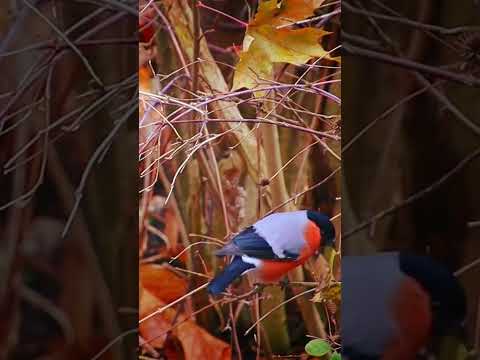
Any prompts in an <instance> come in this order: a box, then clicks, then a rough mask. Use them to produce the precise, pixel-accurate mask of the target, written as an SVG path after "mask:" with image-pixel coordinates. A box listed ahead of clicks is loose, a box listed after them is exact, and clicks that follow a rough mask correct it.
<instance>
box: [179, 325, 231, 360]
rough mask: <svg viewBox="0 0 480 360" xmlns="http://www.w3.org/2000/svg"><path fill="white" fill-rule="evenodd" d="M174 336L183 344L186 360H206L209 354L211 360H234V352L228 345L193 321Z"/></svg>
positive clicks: (180, 328)
mask: <svg viewBox="0 0 480 360" xmlns="http://www.w3.org/2000/svg"><path fill="white" fill-rule="evenodd" d="M174 334H175V335H176V337H177V338H178V339H179V340H180V342H181V343H182V348H183V352H184V354H185V360H197V359H205V358H207V354H208V359H209V360H230V359H231V358H232V350H231V348H230V346H229V345H228V344H227V343H225V342H224V341H221V340H219V339H217V338H215V337H213V336H212V335H210V334H209V333H208V332H207V331H206V330H204V329H202V328H201V327H199V326H198V325H197V324H195V323H194V322H193V321H187V322H184V323H183V324H181V325H179V326H178V328H177V329H176V330H175V331H174Z"/></svg>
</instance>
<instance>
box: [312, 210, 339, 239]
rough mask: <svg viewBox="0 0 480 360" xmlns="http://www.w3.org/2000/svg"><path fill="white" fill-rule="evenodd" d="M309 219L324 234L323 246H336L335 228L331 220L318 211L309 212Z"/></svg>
mask: <svg viewBox="0 0 480 360" xmlns="http://www.w3.org/2000/svg"><path fill="white" fill-rule="evenodd" d="M307 217H308V219H309V220H311V221H313V222H314V223H315V224H316V225H317V226H318V228H319V229H320V232H321V234H322V246H331V247H334V246H335V227H334V226H333V224H332V222H331V221H330V218H329V217H328V216H327V215H325V214H322V213H320V212H318V211H313V210H307Z"/></svg>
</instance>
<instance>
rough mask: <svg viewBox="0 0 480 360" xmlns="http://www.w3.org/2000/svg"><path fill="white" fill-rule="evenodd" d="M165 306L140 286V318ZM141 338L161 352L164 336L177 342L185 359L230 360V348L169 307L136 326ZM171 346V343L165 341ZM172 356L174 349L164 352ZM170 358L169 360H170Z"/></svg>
mask: <svg viewBox="0 0 480 360" xmlns="http://www.w3.org/2000/svg"><path fill="white" fill-rule="evenodd" d="M165 305H166V304H165V303H164V302H163V301H161V300H159V299H158V298H156V296H155V295H154V294H153V293H151V292H150V291H148V290H147V289H146V288H145V287H144V286H143V282H142V283H141V285H140V319H142V318H145V317H146V316H148V315H150V314H152V313H153V312H155V311H156V310H158V309H159V308H161V307H163V306H165ZM139 331H140V335H141V336H142V337H143V338H144V339H145V341H147V342H148V343H149V344H150V345H151V346H153V347H154V348H157V349H162V348H164V346H166V345H167V342H166V340H167V335H168V334H171V336H172V337H173V338H174V339H176V340H178V341H179V342H180V344H181V346H182V350H183V359H184V360H196V359H204V358H206V357H207V356H208V359H209V360H230V359H231V357H232V351H231V347H230V345H228V344H227V343H226V342H224V341H222V340H219V339H217V338H216V337H214V336H212V335H211V334H209V333H208V332H207V331H206V330H205V329H203V328H202V327H200V326H198V325H197V324H196V323H195V322H194V321H193V320H190V319H188V318H187V317H186V315H184V314H183V313H180V314H178V313H177V311H176V310H175V309H174V308H173V307H171V308H168V309H166V310H164V311H163V312H162V313H160V314H157V315H155V316H153V317H151V318H149V319H148V320H146V321H143V322H141V323H140V324H139ZM168 343H170V341H168ZM166 352H168V353H171V354H175V349H170V348H169V349H166ZM169 358H171V357H169Z"/></svg>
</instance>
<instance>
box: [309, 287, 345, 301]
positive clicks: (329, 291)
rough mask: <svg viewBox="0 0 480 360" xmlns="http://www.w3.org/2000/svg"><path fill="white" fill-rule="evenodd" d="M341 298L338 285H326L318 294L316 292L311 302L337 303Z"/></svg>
mask: <svg viewBox="0 0 480 360" xmlns="http://www.w3.org/2000/svg"><path fill="white" fill-rule="evenodd" d="M341 298H342V286H341V284H340V283H333V284H330V285H327V286H326V287H324V288H323V289H321V290H320V291H319V292H317V293H316V294H315V295H314V296H313V299H312V301H313V302H326V301H333V302H336V303H339V302H340V301H341Z"/></svg>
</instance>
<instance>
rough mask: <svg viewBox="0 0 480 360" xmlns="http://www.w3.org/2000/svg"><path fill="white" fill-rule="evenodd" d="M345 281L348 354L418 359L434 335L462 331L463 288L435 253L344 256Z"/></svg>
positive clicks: (350, 357)
mask: <svg viewBox="0 0 480 360" xmlns="http://www.w3.org/2000/svg"><path fill="white" fill-rule="evenodd" d="M341 284H342V303H341V307H340V309H341V321H340V324H341V325H340V326H341V338H342V339H341V341H342V358H343V359H347V360H377V359H378V360H413V359H417V355H418V354H419V353H420V352H421V351H422V350H424V349H426V348H428V344H429V342H430V340H431V339H432V338H433V337H441V336H447V335H454V336H455V335H458V334H460V333H461V332H462V331H463V330H462V329H463V327H464V321H465V317H466V307H467V305H466V296H465V292H464V289H463V287H462V286H461V284H460V283H459V281H458V280H457V279H456V277H455V276H454V275H453V274H452V273H451V272H450V271H449V270H448V269H447V268H446V267H445V266H443V265H442V264H440V263H439V262H437V261H435V260H433V259H432V258H431V257H428V256H423V255H416V254H413V253H408V252H405V251H401V252H398V251H397V252H384V253H377V254H374V255H365V256H350V255H348V256H343V257H342V260H341Z"/></svg>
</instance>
